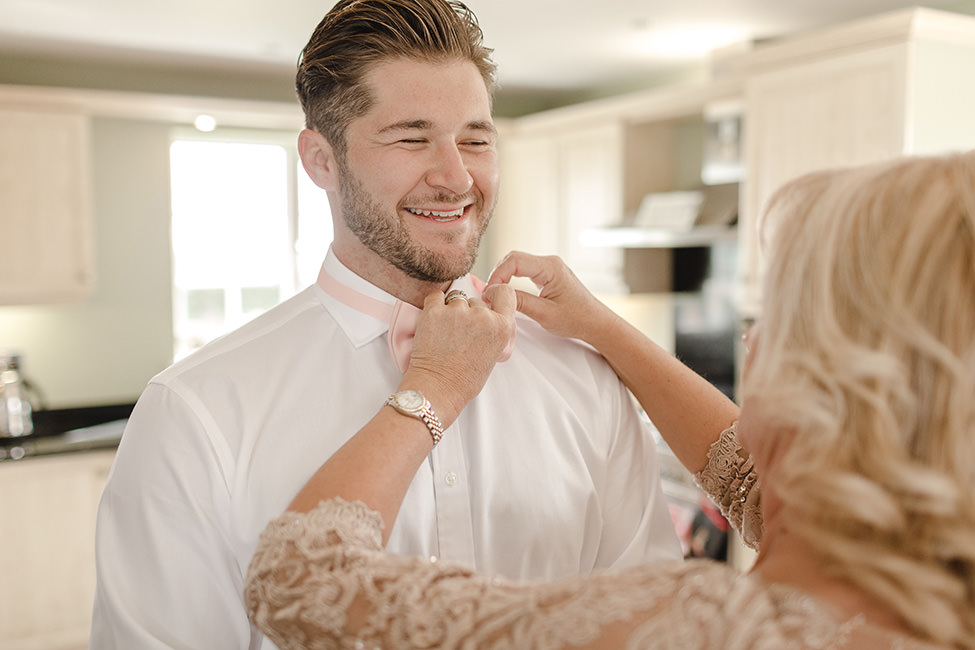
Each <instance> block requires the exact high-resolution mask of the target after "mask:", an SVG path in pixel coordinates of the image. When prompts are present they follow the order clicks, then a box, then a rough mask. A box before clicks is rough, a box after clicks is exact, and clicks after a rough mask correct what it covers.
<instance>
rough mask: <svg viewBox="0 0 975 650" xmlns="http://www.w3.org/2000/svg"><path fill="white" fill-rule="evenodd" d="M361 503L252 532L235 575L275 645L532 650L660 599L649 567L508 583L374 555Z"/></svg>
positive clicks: (664, 591) (376, 549) (370, 518)
mask: <svg viewBox="0 0 975 650" xmlns="http://www.w3.org/2000/svg"><path fill="white" fill-rule="evenodd" d="M381 531H382V521H381V519H380V517H379V515H378V514H377V513H375V512H372V511H371V510H369V509H368V507H367V506H365V505H364V504H363V503H361V502H353V503H349V502H346V501H343V500H341V499H333V500H329V501H324V502H322V503H321V504H319V506H318V507H317V508H316V509H315V510H313V511H311V512H308V513H303V514H299V513H286V514H284V515H282V516H281V517H279V518H278V519H276V520H274V521H273V522H272V523H271V524H270V525H269V526H268V528H267V529H266V530H265V532H264V534H262V536H261V539H260V542H259V544H258V548H257V550H256V552H255V554H254V557H253V559H252V561H251V565H250V568H249V570H248V575H247V586H246V589H245V594H244V596H245V602H246V603H247V607H248V610H249V612H250V614H251V618H252V620H253V621H254V623H255V624H256V625H257V626H258V627H259V628H260V629H261V630H262V631H264V632H265V633H266V634H267V635H268V637H269V638H270V639H271V640H272V641H273V642H274V643H275V644H277V646H278V647H279V648H281V650H288V649H291V648H304V649H309V650H317V649H320V648H350V649H351V648H373V647H381V648H385V649H395V648H404V649H405V648H433V647H436V648H443V649H445V650H450V649H453V648H478V649H481V648H484V649H492V648H499V649H500V648H529V647H531V648H538V649H539V650H549V649H551V650H554V649H556V648H562V647H564V646H565V645H567V644H576V645H582V644H586V643H591V642H593V641H594V640H596V638H597V637H598V636H599V634H600V631H601V629H602V627H603V626H605V625H607V624H611V623H613V622H618V621H624V620H628V619H632V617H633V615H634V613H635V612H636V611H638V610H641V609H644V608H646V607H647V605H648V603H649V602H651V601H652V600H653V599H655V598H666V597H667V596H669V595H670V594H671V593H672V591H673V585H672V584H671V583H666V584H661V583H660V582H659V581H656V580H655V579H656V578H658V577H659V575H658V570H657V569H655V568H654V567H642V568H638V569H634V570H631V571H628V572H626V573H625V574H622V575H620V574H616V575H614V574H608V573H606V574H600V575H595V576H590V577H589V578H586V579H583V578H579V577H576V578H570V579H566V580H561V581H558V582H554V583H545V584H537V585H533V584H528V583H515V582H509V581H507V580H503V579H500V578H490V577H485V576H480V575H477V574H474V573H473V571H472V570H471V569H470V568H468V567H466V566H463V565H460V564H458V563H453V562H439V561H435V560H424V559H422V558H413V557H404V556H398V555H391V554H387V553H384V552H382V549H381V544H380V541H381V538H382V537H381Z"/></svg>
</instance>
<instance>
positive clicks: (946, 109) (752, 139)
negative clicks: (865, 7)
mask: <svg viewBox="0 0 975 650" xmlns="http://www.w3.org/2000/svg"><path fill="white" fill-rule="evenodd" d="M741 69H742V76H743V78H744V85H745V115H746V119H747V128H746V138H745V140H746V145H745V165H746V169H747V182H746V184H745V188H744V192H743V196H742V200H741V221H740V225H739V233H740V246H741V257H740V259H741V261H742V265H741V275H742V282H743V289H744V290H743V295H742V300H741V306H740V308H741V310H742V312H743V314H744V315H745V316H746V317H756V316H757V315H758V312H759V304H760V301H761V292H760V284H761V277H762V263H761V257H760V252H759V250H758V245H757V238H758V235H757V230H756V222H757V219H758V217H759V215H760V212H761V209H762V207H763V206H764V205H765V203H766V201H767V200H768V199H769V197H770V196H771V194H772V193H773V192H774V191H775V189H777V188H778V187H779V186H780V185H782V184H783V183H784V182H786V181H788V180H789V179H791V178H794V177H796V176H799V175H801V174H803V173H805V172H809V171H812V170H815V169H821V168H826V167H836V166H851V165H858V164H864V163H870V162H874V161H879V160H884V159H889V158H892V157H896V156H899V155H902V154H925V153H939V152H945V151H963V150H966V149H971V148H972V147H973V146H975V119H973V118H972V116H973V115H975V88H973V86H972V84H970V83H968V82H967V81H968V79H970V78H971V71H972V70H973V69H975V19H972V18H971V17H967V16H960V15H955V14H947V13H942V12H936V11H932V10H927V9H912V10H908V11H904V12H897V13H893V14H888V15H885V16H881V17H879V18H874V19H869V20H865V21H860V22H856V23H851V24H849V25H845V26H841V27H838V28H833V29H829V30H825V31H822V32H818V33H813V34H810V35H806V36H802V37H798V38H793V39H787V40H785V41H783V42H781V43H779V44H776V45H771V46H767V47H762V48H759V49H757V50H755V51H753V52H752V53H750V54H748V55H745V57H744V58H743V60H742V62H741Z"/></svg>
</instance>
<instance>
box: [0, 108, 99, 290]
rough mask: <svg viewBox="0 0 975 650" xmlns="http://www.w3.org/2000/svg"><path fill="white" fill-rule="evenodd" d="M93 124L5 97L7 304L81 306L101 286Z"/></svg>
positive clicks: (0, 200)
mask: <svg viewBox="0 0 975 650" xmlns="http://www.w3.org/2000/svg"><path fill="white" fill-rule="evenodd" d="M89 170H90V161H89V124H88V118H87V117H86V116H85V115H83V114H82V113H81V112H79V111H77V110H73V109H72V108H70V107H68V106H55V105H52V106H47V105H43V104H41V105H28V104H22V103H6V102H5V101H4V98H3V97H2V96H0V241H2V242H3V263H2V264H0V305H4V304H6V305H10V304H32V303H33V304H40V303H58V302H74V301H78V300H79V299H82V298H84V297H85V296H87V295H88V294H89V293H90V291H91V289H92V286H93V282H94V258H93V251H92V246H93V244H92V241H93V239H92V215H91V208H90V205H89V200H90V187H89V183H90V178H89V174H90V171H89Z"/></svg>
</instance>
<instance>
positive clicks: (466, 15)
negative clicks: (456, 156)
mask: <svg viewBox="0 0 975 650" xmlns="http://www.w3.org/2000/svg"><path fill="white" fill-rule="evenodd" d="M482 39H483V34H482V32H481V28H480V27H479V26H478V23H477V17H476V16H475V15H474V13H473V12H472V11H471V10H470V9H468V8H467V6H466V5H464V4H463V3H461V2H457V1H453V0H340V1H339V2H338V3H336V4H335V6H334V7H332V9H331V10H330V11H329V12H328V13H327V14H325V17H324V18H323V19H322V21H321V22H320V23H319V24H318V27H316V28H315V31H314V33H313V34H312V36H311V38H310V39H309V41H308V44H307V45H305V48H304V49H303V50H302V52H301V57H300V59H299V61H298V73H297V77H296V80H295V81H296V83H295V86H296V88H297V91H298V99H299V101H300V102H301V106H302V109H303V110H304V112H305V124H306V126H307V127H308V128H309V129H313V130H315V131H318V132H319V133H321V134H322V135H324V136H325V138H326V139H327V140H328V141H329V143H330V144H331V145H332V147H333V148H334V149H335V150H336V153H338V154H339V155H341V154H342V153H344V151H345V129H346V127H347V126H348V125H349V122H351V121H352V120H353V119H354V118H355V117H357V116H360V115H362V114H364V113H366V112H367V111H368V110H369V108H370V107H371V105H372V101H373V98H372V96H371V95H370V93H369V90H368V88H367V87H366V86H365V84H364V83H363V77H364V76H365V75H366V73H368V72H369V70H370V69H371V68H372V67H373V66H375V65H376V64H379V63H382V62H385V61H389V60H393V59H397V58H402V59H417V60H421V61H430V62H443V61H449V60H455V59H461V60H466V61H471V62H472V63H473V64H474V65H475V66H476V67H477V69H478V71H479V72H480V73H481V76H482V77H483V78H484V83H485V84H486V85H487V88H488V95H489V96H491V95H492V94H493V91H494V86H495V70H496V65H495V64H494V62H493V61H492V60H491V52H492V50H491V49H490V48H487V47H485V46H484V45H483V44H482Z"/></svg>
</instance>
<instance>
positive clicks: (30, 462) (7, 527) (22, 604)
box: [0, 451, 115, 650]
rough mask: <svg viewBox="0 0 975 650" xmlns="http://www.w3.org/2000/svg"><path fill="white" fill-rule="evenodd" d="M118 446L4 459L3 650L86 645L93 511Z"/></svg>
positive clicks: (0, 544)
mask: <svg viewBox="0 0 975 650" xmlns="http://www.w3.org/2000/svg"><path fill="white" fill-rule="evenodd" d="M114 455H115V454H114V452H112V451H99V452H86V453H78V454H68V455H64V456H48V457H42V458H32V459H27V460H19V461H6V462H3V463H0V495H3V509H4V512H3V521H2V525H0V576H2V580H0V648H4V650H68V649H74V648H82V647H86V646H87V643H88V634H89V630H90V626H91V607H92V602H93V597H94V591H95V562H94V541H95V513H96V510H97V508H98V500H99V499H100V498H101V493H102V489H103V487H104V485H105V480H106V478H107V476H108V471H109V468H110V467H111V464H112V459H113V458H114Z"/></svg>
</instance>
